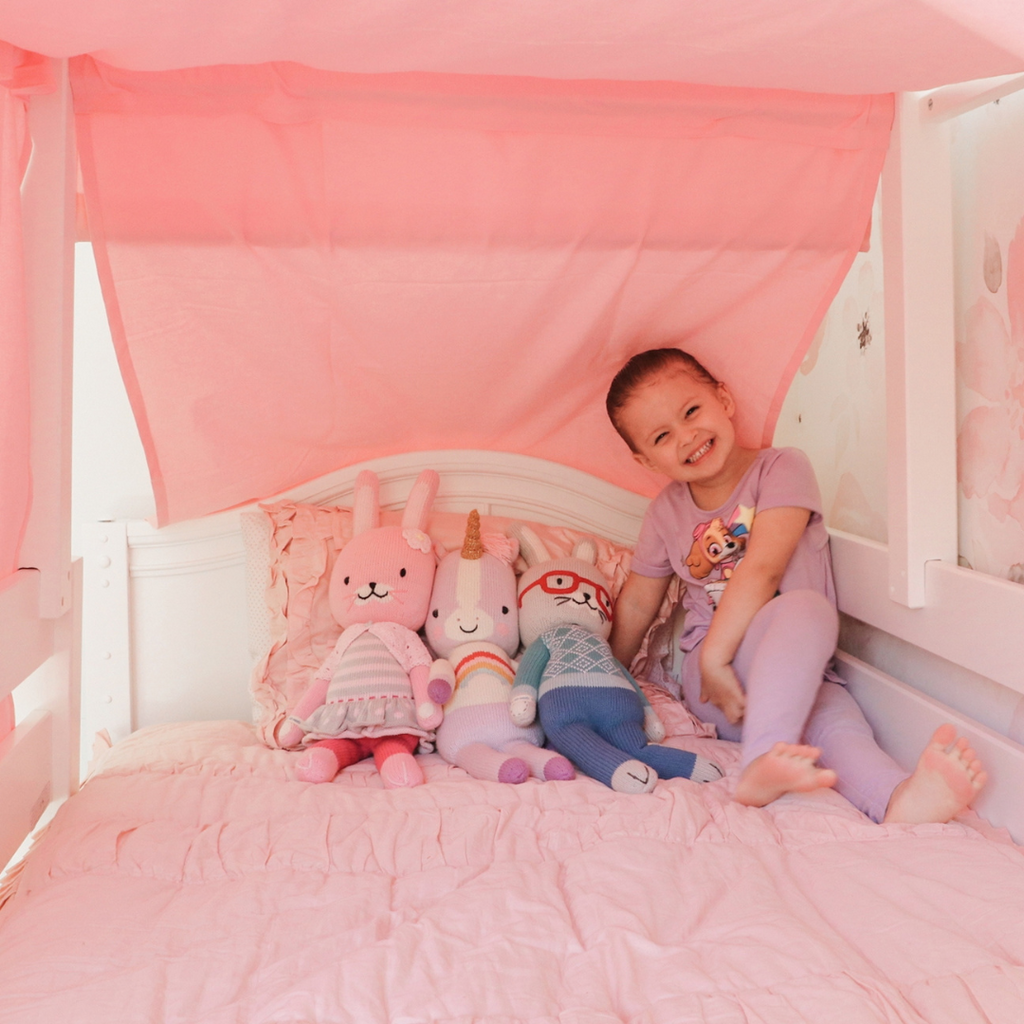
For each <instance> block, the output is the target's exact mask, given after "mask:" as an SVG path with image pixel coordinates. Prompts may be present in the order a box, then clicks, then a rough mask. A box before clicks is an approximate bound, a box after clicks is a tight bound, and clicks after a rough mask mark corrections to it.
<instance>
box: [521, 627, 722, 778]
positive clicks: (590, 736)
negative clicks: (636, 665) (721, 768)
mask: <svg viewBox="0 0 1024 1024" xmlns="http://www.w3.org/2000/svg"><path fill="white" fill-rule="evenodd" d="M520 694H531V695H532V696H533V697H534V698H535V699H536V700H537V710H538V712H539V715H540V723H541V726H542V727H543V729H544V733H545V735H546V736H547V738H548V746H550V747H554V749H555V750H557V751H558V752H559V753H560V754H564V755H565V756H566V757H567V758H569V760H570V761H572V762H573V764H575V765H576V767H577V768H579V769H580V770H581V771H584V772H586V773H587V774H588V775H589V776H591V778H595V779H598V780H599V781H601V782H603V783H604V784H605V785H606V786H610V785H611V777H612V775H613V774H614V772H615V769H616V768H618V767H619V765H621V764H623V763H625V762H626V761H629V760H632V759H634V758H635V759H636V760H639V761H642V762H644V763H645V764H648V765H650V766H651V767H652V768H653V769H654V770H655V771H656V772H657V773H658V775H659V776H660V777H661V778H683V779H689V778H691V777H693V775H694V770H695V768H697V767H698V766H703V765H704V764H707V763H708V762H705V761H704V759H703V758H697V757H696V755H694V754H692V753H691V752H690V751H686V750H677V749H676V748H675V747H663V746H659V745H657V744H650V743H648V741H647V736H646V735H645V733H644V713H645V711H646V709H648V708H649V707H650V702H649V701H648V700H647V698H646V697H645V696H644V694H643V691H642V690H641V689H640V687H639V686H638V685H637V683H636V680H635V679H633V677H632V676H631V675H630V674H629V672H628V671H627V670H626V669H625V668H623V667H622V665H620V664H619V662H617V661H616V660H615V658H614V657H613V656H612V653H611V648H610V647H609V646H608V641H607V640H605V639H603V638H602V637H600V636H597V635H595V634H594V633H591V632H589V631H588V630H586V629H583V628H582V627H581V626H575V625H569V626H556V627H554V628H553V629H549V630H548V631H547V632H546V633H543V634H541V636H539V637H538V638H537V639H536V640H535V641H534V642H533V643H532V644H531V645H530V646H529V647H528V648H527V649H526V653H525V654H524V655H523V659H522V661H521V662H520V663H519V670H518V671H517V672H516V681H515V686H514V687H513V689H512V695H511V696H512V698H513V699H514V698H515V697H516V696H517V695H520ZM716 773H717V769H716ZM717 774H720V773H717ZM717 774H716V776H715V777H717Z"/></svg>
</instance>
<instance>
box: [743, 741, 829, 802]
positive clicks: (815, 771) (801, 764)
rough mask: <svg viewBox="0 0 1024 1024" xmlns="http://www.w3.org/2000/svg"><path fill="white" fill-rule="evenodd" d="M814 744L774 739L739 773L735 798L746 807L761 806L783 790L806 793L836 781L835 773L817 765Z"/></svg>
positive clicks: (817, 753) (785, 791)
mask: <svg viewBox="0 0 1024 1024" xmlns="http://www.w3.org/2000/svg"><path fill="white" fill-rule="evenodd" d="M820 756H821V751H820V750H819V749H818V748H817V747H805V746H803V745H802V744H799V743H776V744H775V746H774V747H772V749H771V750H769V751H768V753H767V754H762V755H761V756H760V757H755V758H754V760H753V761H751V762H750V764H748V765H747V767H746V768H744V769H743V774H742V775H740V780H739V782H738V783H737V785H736V793H735V796H734V799H735V800H736V802H737V803H741V804H746V805H747V806H748V807H764V805H765V804H770V803H771V802H772V801H773V800H777V799H778V798H779V797H780V796H782V795H783V794H784V793H806V792H809V791H810V790H812V789H823V788H825V787H828V786H834V785H835V784H836V773H835V772H834V771H832V770H831V769H830V768H819V767H818V766H817V765H816V764H815V763H814V762H815V761H816V760H817V759H818V758H819V757H820Z"/></svg>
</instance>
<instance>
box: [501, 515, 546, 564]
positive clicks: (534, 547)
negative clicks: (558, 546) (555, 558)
mask: <svg viewBox="0 0 1024 1024" xmlns="http://www.w3.org/2000/svg"><path fill="white" fill-rule="evenodd" d="M507 532H508V535H509V536H510V537H514V538H515V539H516V540H517V541H519V554H521V555H522V556H523V558H524V559H525V561H526V564H527V565H528V566H534V565H539V564H540V563H541V562H550V561H551V553H550V552H549V551H548V549H547V548H546V547H544V541H542V540H541V539H540V537H538V536H537V534H535V533H534V532H533V530H531V529H530V527H528V526H527V525H526V523H512V524H510V525H509V528H508V531H507Z"/></svg>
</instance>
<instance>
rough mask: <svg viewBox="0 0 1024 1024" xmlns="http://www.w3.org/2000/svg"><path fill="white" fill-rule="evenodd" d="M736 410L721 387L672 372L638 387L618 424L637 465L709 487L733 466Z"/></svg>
mask: <svg viewBox="0 0 1024 1024" xmlns="http://www.w3.org/2000/svg"><path fill="white" fill-rule="evenodd" d="M735 411H736V404H735V402H734V401H733V398H732V395H730V394H729V391H728V389H727V388H726V387H725V385H724V384H717V385H716V384H708V383H706V382H704V381H701V380H697V378H696V377H693V376H692V375H691V374H689V373H687V372H686V371H685V370H683V369H673V370H669V371H667V372H664V373H661V374H659V375H658V376H656V377H654V378H653V379H652V380H650V381H649V382H648V383H646V384H644V385H641V387H639V388H637V390H636V391H635V392H634V393H633V395H632V396H631V397H630V398H629V400H628V401H627V402H626V404H625V405H624V406H623V407H622V409H621V410H620V411H619V422H620V423H621V424H622V426H623V427H624V428H625V430H626V432H627V433H628V434H629V436H630V437H631V438H632V439H633V444H634V445H635V447H636V451H635V452H634V453H633V457H634V458H635V459H636V460H637V462H639V463H640V465H641V466H646V467H647V468H648V469H651V470H653V471H654V472H655V473H660V474H662V475H663V476H667V477H669V478H671V479H672V480H678V481H679V482H681V483H687V484H698V485H699V484H702V483H708V484H711V483H714V482H716V481H717V479H718V478H719V477H720V476H721V475H722V474H723V473H724V472H727V471H728V468H729V466H730V464H731V459H732V455H733V451H734V449H735V448H736V432H735V430H734V429H733V422H732V418H733V414H734V413H735Z"/></svg>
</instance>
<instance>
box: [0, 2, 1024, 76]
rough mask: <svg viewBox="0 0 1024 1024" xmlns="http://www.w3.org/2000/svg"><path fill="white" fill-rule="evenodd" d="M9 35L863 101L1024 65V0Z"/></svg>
mask: <svg viewBox="0 0 1024 1024" xmlns="http://www.w3.org/2000/svg"><path fill="white" fill-rule="evenodd" d="M0 39H7V40H9V41H10V42H12V43H17V44H18V45H19V46H23V47H25V48H27V49H33V50H38V51H39V52H41V53H47V54H51V55H54V56H62V57H71V56H74V55H76V54H83V53H88V54H92V55H93V56H95V57H96V58H98V59H99V60H101V61H103V62H104V63H106V64H112V65H116V66H118V67H122V68H133V69H135V70H147V71H162V70H169V69H173V68H186V67H198V66H205V65H215V64H261V63H264V62H268V61H293V62H296V63H299V64H306V65H308V66H310V67H314V68H321V69H324V70H329V71H350V72H360V73H370V74H372V73H380V72H396V71H399V72H405V71H435V72H444V73H456V74H469V75H527V76H532V77H538V78H567V79H592V78H600V79H612V80H646V81H682V82H693V83H700V84H704V85H732V86H744V87H752V88H768V89H801V90H804V91H808V92H835V93H854V94H855V93H879V92H895V91H901V90H908V89H928V88H933V87H935V86H938V85H943V84H945V83H947V82H957V81H965V80H967V79H972V78H981V77H985V76H988V75H1001V74H1009V73H1012V72H1017V71H1022V70H1024V18H1022V17H1021V5H1020V0H713V2H709V0H628V2H625V0H515V2H511V3H510V2H509V0H443V2H442V0H344V2H340V0H289V2H288V3H282V2H281V0H159V2H157V0H87V2H83V0H4V2H3V4H2V5H0Z"/></svg>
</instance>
